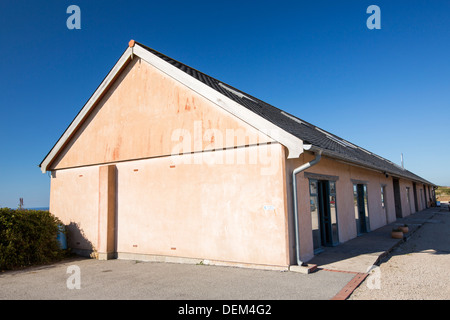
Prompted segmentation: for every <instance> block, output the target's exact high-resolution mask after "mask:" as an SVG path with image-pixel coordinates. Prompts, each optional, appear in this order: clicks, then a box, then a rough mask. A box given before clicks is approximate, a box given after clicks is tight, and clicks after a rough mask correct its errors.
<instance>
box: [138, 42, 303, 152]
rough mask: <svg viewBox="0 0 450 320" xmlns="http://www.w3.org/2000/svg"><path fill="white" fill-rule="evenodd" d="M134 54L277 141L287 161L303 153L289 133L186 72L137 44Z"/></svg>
mask: <svg viewBox="0 0 450 320" xmlns="http://www.w3.org/2000/svg"><path fill="white" fill-rule="evenodd" d="M134 54H135V55H136V56H139V57H140V58H141V59H142V60H144V61H146V62H147V63H149V64H150V65H152V66H153V67H155V68H157V69H158V70H160V71H161V72H163V73H165V74H166V75H168V76H169V77H171V78H173V79H175V80H176V81H178V82H180V83H182V84H183V85H185V86H186V87H188V88H189V89H191V90H193V91H195V92H196V93H198V94H199V95H201V96H203V97H204V98H206V99H208V100H209V101H211V102H212V103H214V104H215V105H217V106H219V107H221V108H222V109H224V110H226V111H227V112H229V113H231V114H232V115H234V116H236V117H237V118H239V119H241V120H242V121H244V122H246V123H247V124H249V125H250V126H252V127H254V128H256V129H257V130H259V131H260V132H262V133H263V134H265V135H267V136H268V137H270V138H272V139H274V140H275V141H278V142H279V143H281V144H282V145H284V146H285V147H286V148H287V149H288V159H291V158H298V157H299V156H300V154H302V152H303V141H302V140H301V139H299V138H297V137H296V136H294V135H292V134H290V133H289V132H287V131H285V130H283V129H281V128H280V127H278V126H276V125H275V124H273V123H272V122H270V121H268V120H266V119H264V118H262V117H260V116H258V115H257V114H255V113H254V112H252V111H250V110H249V109H247V108H245V107H244V106H242V105H240V104H239V103H237V102H235V101H233V100H232V99H230V98H228V97H226V96H225V95H223V94H221V93H220V92H217V91H216V90H214V89H213V88H211V87H209V86H208V85H206V84H204V83H203V82H201V81H199V80H197V79H195V78H194V77H192V76H190V75H189V74H187V73H186V72H184V71H182V70H180V69H178V68H177V67H175V66H173V65H171V64H170V63H168V62H166V61H164V60H163V59H161V58H159V57H158V56H156V55H154V54H153V53H151V52H149V51H148V50H146V49H145V48H142V47H141V46H139V45H138V44H137V43H136V45H135V46H134Z"/></svg>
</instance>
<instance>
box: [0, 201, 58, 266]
mask: <svg viewBox="0 0 450 320" xmlns="http://www.w3.org/2000/svg"><path fill="white" fill-rule="evenodd" d="M60 224H61V221H60V220H59V219H58V218H56V217H55V216H53V215H52V214H51V213H50V212H48V211H36V210H13V209H9V208H0V270H7V269H15V268H21V267H26V266H31V265H35V264H45V263H49V262H53V261H56V260H59V259H61V258H63V257H64V250H61V249H60V247H59V243H58V240H57V239H56V236H57V234H58V226H59V225H60Z"/></svg>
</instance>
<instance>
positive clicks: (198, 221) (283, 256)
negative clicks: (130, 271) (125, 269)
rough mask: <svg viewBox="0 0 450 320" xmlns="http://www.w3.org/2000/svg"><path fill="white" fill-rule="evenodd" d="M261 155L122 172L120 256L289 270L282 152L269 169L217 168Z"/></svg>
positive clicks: (275, 148)
mask: <svg viewBox="0 0 450 320" xmlns="http://www.w3.org/2000/svg"><path fill="white" fill-rule="evenodd" d="M258 148H261V147H249V148H239V149H230V150H225V151H216V152H207V153H202V154H195V155H186V156H183V158H184V159H182V160H187V161H188V162H190V163H188V164H183V163H179V164H175V163H174V162H173V159H171V158H166V157H163V158H155V159H149V160H141V161H133V162H124V163H119V164H117V172H118V185H117V194H118V197H117V252H118V253H119V254H120V253H133V254H154V255H163V256H176V257H189V258H199V259H207V260H220V261H228V262H238V263H250V264H260V265H278V266H287V265H288V256H287V233H286V231H287V225H286V210H285V202H284V199H285V194H284V189H283V186H284V182H283V174H284V169H283V167H282V165H283V163H282V161H281V159H282V156H281V146H280V145H278V144H276V145H272V146H271V152H270V156H271V157H272V158H271V159H272V160H271V161H273V163H271V164H270V166H269V165H261V164H249V163H248V162H247V163H242V164H214V159H213V158H214V157H217V156H220V155H221V154H222V155H223V156H230V155H233V154H234V155H235V156H240V154H243V155H246V156H247V157H248V156H249V154H250V153H252V152H258ZM199 157H202V159H201V160H199V159H198V158H199ZM200 161H203V164H194V163H195V162H197V163H200ZM206 162H209V163H213V164H211V165H207V164H205V163H206ZM269 168H271V169H269ZM119 256H120V255H119Z"/></svg>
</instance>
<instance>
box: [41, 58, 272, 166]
mask: <svg viewBox="0 0 450 320" xmlns="http://www.w3.org/2000/svg"><path fill="white" fill-rule="evenodd" d="M268 141H273V140H272V139H270V138H268V137H267V136H265V135H264V134H261V133H259V132H258V131H257V130H256V129H254V128H253V127H251V126H249V125H248V124H246V123H244V122H243V121H241V120H239V119H238V118H236V117H234V116H232V115H230V114H229V113H228V112H226V111H224V110H223V109H221V108H220V107H218V106H216V105H214V104H213V103H212V102H210V101H209V100H207V99H205V98H204V97H203V96H200V95H199V94H197V93H195V92H193V91H192V90H190V89H187V88H186V87H185V86H183V85H182V84H180V83H178V82H177V81H175V80H173V79H172V78H170V77H169V76H167V75H166V74H164V73H162V72H161V71H159V70H157V69H156V68H154V67H152V66H151V65H149V64H148V63H146V62H145V61H143V60H141V59H137V58H136V59H134V60H133V61H132V62H130V64H129V65H128V66H127V67H126V68H125V70H124V71H123V72H122V73H121V74H120V76H119V77H118V79H117V80H116V81H115V82H114V84H113V85H112V87H111V88H110V89H109V90H108V92H107V93H106V95H105V96H104V97H103V98H102V99H101V101H100V102H99V103H98V105H97V106H96V107H95V108H94V110H93V111H92V113H91V114H90V115H89V116H88V118H87V120H85V121H84V122H83V124H82V125H81V127H80V128H79V129H78V130H77V132H76V134H75V136H74V137H73V138H71V140H70V142H69V143H68V145H67V146H66V147H65V148H64V149H63V151H62V152H61V154H60V155H59V156H58V157H57V159H56V160H55V162H54V163H52V164H51V166H50V167H51V169H63V168H71V167H79V166H84V165H92V164H105V163H113V162H117V161H127V160H130V159H143V158H150V157H156V156H168V155H171V154H174V152H175V153H177V152H197V151H202V150H212V149H215V148H227V147H234V146H243V145H250V144H256V143H264V142H268ZM183 148H184V149H183Z"/></svg>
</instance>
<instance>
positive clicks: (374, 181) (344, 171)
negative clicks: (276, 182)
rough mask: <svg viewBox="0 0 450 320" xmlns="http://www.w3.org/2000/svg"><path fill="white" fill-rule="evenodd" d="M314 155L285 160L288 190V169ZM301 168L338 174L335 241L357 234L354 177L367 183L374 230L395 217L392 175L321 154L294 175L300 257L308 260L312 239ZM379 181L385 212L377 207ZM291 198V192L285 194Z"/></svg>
mask: <svg viewBox="0 0 450 320" xmlns="http://www.w3.org/2000/svg"><path fill="white" fill-rule="evenodd" d="M313 159H314V156H313V155H312V154H307V153H304V154H302V156H301V157H300V158H299V159H295V160H287V161H286V176H287V181H289V183H290V184H289V187H288V194H290V193H291V190H292V178H291V175H292V171H293V170H294V169H295V168H296V167H299V166H300V165H302V164H303V163H306V162H309V161H311V160H313ZM305 172H309V173H315V174H319V175H329V176H335V177H338V180H337V181H336V204H337V220H338V233H339V242H341V243H342V242H345V241H348V240H350V239H352V238H355V237H356V236H357V231H356V222H355V209H354V202H353V183H355V181H360V182H364V183H366V184H367V191H368V207H369V220H370V229H371V230H375V229H377V228H379V227H381V226H383V225H385V224H387V223H391V222H393V221H395V220H396V217H395V203H394V193H393V184H392V178H391V177H388V178H386V176H385V175H384V174H382V173H378V172H375V171H372V170H366V169H363V168H360V167H356V166H352V165H349V164H345V163H342V162H339V161H335V160H332V159H330V158H327V157H324V156H322V159H321V160H320V162H319V163H318V164H316V165H315V166H313V167H311V168H310V169H308V170H306V171H304V172H301V173H299V174H298V175H297V186H298V190H297V194H298V208H299V237H300V255H301V258H302V259H303V261H308V260H310V259H311V258H312V257H313V256H314V250H313V240H312V230H311V226H312V221H311V212H310V204H309V180H308V178H307V177H305ZM381 185H385V186H386V199H385V201H386V210H387V215H386V214H385V213H384V211H383V210H382V207H381ZM289 196H290V199H292V195H289ZM291 203H292V200H289V204H290V206H289V225H290V227H289V230H290V256H291V263H294V261H295V238H294V232H295V231H294V229H293V228H294V223H293V207H292V205H291Z"/></svg>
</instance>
